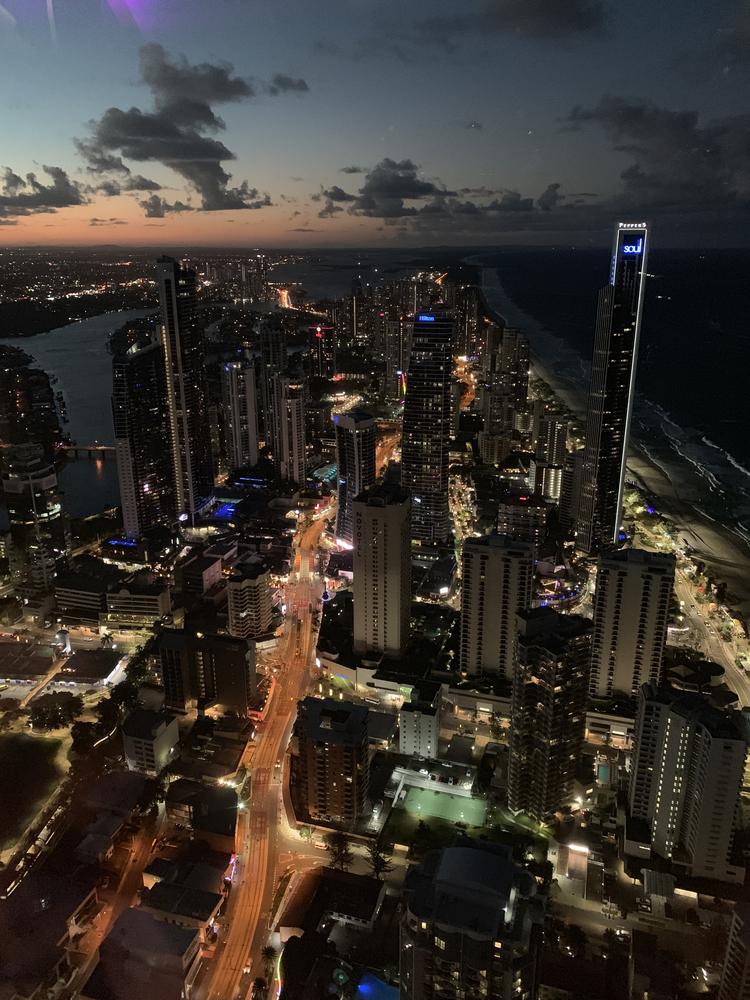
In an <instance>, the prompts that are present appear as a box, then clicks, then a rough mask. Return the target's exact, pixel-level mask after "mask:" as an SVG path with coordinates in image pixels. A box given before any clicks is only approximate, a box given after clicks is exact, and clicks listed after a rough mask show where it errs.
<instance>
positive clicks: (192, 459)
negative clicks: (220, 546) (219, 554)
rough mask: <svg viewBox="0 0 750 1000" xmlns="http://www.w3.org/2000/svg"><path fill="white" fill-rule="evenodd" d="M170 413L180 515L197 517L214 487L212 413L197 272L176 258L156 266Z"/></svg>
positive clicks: (162, 260)
mask: <svg viewBox="0 0 750 1000" xmlns="http://www.w3.org/2000/svg"><path fill="white" fill-rule="evenodd" d="M156 270H157V281H158V285H159V303H160V306H161V341H162V348H163V350H164V366H165V371H166V381H167V414H168V418H169V438H170V444H171V449H172V468H173V471H174V481H175V500H176V507H177V513H178V515H181V514H186V515H187V516H188V517H189V518H191V519H194V518H195V515H196V513H198V512H199V511H200V510H201V509H202V508H203V507H204V506H205V504H206V501H207V500H208V499H209V498H210V496H211V491H212V489H213V485H214V477H213V468H212V463H211V437H210V430H209V423H208V420H207V417H206V413H207V392H206V370H205V359H204V346H205V345H204V333H203V328H202V326H201V325H200V323H199V322H198V318H197V316H196V308H195V291H196V286H195V271H191V270H190V269H188V268H183V267H181V266H180V264H179V263H178V262H177V261H176V260H173V259H172V258H171V257H160V258H159V260H158V261H157V264H156Z"/></svg>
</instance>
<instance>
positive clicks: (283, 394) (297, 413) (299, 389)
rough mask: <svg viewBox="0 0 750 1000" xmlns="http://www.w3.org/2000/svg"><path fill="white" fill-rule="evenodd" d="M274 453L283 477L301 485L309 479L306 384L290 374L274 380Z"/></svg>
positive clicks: (279, 471)
mask: <svg viewBox="0 0 750 1000" xmlns="http://www.w3.org/2000/svg"><path fill="white" fill-rule="evenodd" d="M273 428H274V435H275V436H274V442H273V454H274V462H275V464H276V469H277V471H278V474H279V476H280V477H281V479H288V480H290V481H291V482H294V483H297V485H299V486H304V485H305V480H306V478H307V458H306V451H305V383H304V380H303V379H299V378H292V377H291V376H289V375H276V376H275V377H274V380H273Z"/></svg>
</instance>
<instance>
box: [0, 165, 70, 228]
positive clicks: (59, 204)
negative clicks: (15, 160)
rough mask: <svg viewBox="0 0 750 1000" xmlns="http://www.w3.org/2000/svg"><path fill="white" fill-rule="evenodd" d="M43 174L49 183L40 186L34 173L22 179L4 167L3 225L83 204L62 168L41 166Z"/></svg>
mask: <svg viewBox="0 0 750 1000" xmlns="http://www.w3.org/2000/svg"><path fill="white" fill-rule="evenodd" d="M42 170H43V171H44V172H45V174H47V176H48V177H49V178H50V181H51V183H49V184H45V183H43V182H42V181H40V180H39V178H38V177H37V175H36V174H34V173H29V174H26V176H25V177H21V176H20V174H17V173H15V171H13V170H11V169H10V167H5V169H4V171H3V173H2V175H0V219H2V220H4V222H5V224H6V225H8V224H10V225H12V224H13V222H12V221H10V222H9V221H8V220H13V219H15V218H16V217H18V216H24V215H36V214H38V213H41V212H56V211H57V210H58V209H60V208H69V207H71V206H73V205H83V204H85V202H86V198H85V194H84V191H83V189H82V187H81V185H80V184H78V183H77V182H76V181H74V180H71V178H70V177H68V175H67V173H66V172H65V171H64V170H63V169H62V167H49V166H43V167H42Z"/></svg>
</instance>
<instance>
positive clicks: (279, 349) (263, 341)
mask: <svg viewBox="0 0 750 1000" xmlns="http://www.w3.org/2000/svg"><path fill="white" fill-rule="evenodd" d="M258 333H259V340H260V378H259V382H260V403H261V410H262V413H263V440H264V441H265V443H266V446H268V445H271V446H272V447H273V443H274V437H275V431H274V423H273V421H274V404H273V384H274V378H275V377H276V376H277V375H282V374H283V373H284V372H285V371H286V369H287V364H288V360H287V350H286V333H285V332H284V327H283V325H282V323H281V320H280V319H278V318H277V317H273V316H271V317H269V318H266V319H263V320H261V323H260V327H259V331H258Z"/></svg>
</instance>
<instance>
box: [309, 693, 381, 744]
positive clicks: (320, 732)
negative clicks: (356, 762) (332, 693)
mask: <svg viewBox="0 0 750 1000" xmlns="http://www.w3.org/2000/svg"><path fill="white" fill-rule="evenodd" d="M368 716H369V709H368V708H367V707H366V706H363V705H353V704H352V703H351V702H348V701H336V700H335V699H334V698H305V699H304V701H301V702H299V703H298V706H297V725H298V726H299V727H300V728H301V730H302V731H304V733H305V735H306V736H307V737H308V738H309V739H311V740H314V741H316V742H319V743H343V744H355V743H361V742H362V740H363V739H366V738H367V723H368Z"/></svg>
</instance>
